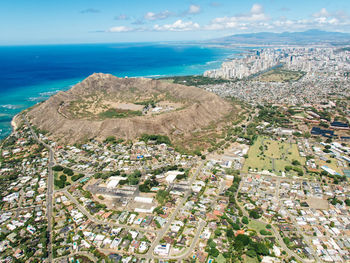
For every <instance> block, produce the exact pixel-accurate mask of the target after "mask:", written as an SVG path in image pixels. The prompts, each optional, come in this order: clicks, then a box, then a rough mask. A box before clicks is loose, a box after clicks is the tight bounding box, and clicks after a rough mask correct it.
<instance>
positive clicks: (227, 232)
mask: <svg viewBox="0 0 350 263" xmlns="http://www.w3.org/2000/svg"><path fill="white" fill-rule="evenodd" d="M226 236H227V237H228V238H233V237H234V233H233V230H232V229H228V230H227V231H226Z"/></svg>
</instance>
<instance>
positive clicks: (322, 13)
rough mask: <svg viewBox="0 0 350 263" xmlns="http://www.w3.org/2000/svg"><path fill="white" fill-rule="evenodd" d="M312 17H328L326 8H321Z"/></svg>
mask: <svg viewBox="0 0 350 263" xmlns="http://www.w3.org/2000/svg"><path fill="white" fill-rule="evenodd" d="M313 16H314V17H330V16H331V15H330V13H328V11H327V9H326V8H322V9H321V10H320V11H319V12H317V13H314V14H313Z"/></svg>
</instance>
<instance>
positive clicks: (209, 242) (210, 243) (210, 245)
mask: <svg viewBox="0 0 350 263" xmlns="http://www.w3.org/2000/svg"><path fill="white" fill-rule="evenodd" d="M208 245H209V247H210V248H216V243H215V242H214V241H213V240H212V239H211V240H208Z"/></svg>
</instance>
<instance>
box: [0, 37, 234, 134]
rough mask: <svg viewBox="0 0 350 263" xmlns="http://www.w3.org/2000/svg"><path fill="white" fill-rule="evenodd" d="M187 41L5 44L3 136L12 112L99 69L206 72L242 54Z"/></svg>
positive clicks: (1, 56)
mask: <svg viewBox="0 0 350 263" xmlns="http://www.w3.org/2000/svg"><path fill="white" fill-rule="evenodd" d="M239 52H240V51H239V49H236V50H232V49H227V48H219V47H208V46H203V45H186V44H169V43H163V44H160V43H159V44H155V43H152V44H150V43H132V44H130V43H128V44H81V45H41V46H2V47H0V95H1V96H0V139H2V138H4V137H6V136H8V135H9V134H10V133H11V130H12V129H11V120H12V117H13V116H14V115H15V114H17V113H18V112H20V111H22V110H24V109H26V108H28V107H30V106H33V105H34V104H36V103H38V102H40V101H43V100H46V99H47V98H49V97H50V96H51V95H53V94H55V93H56V92H58V91H60V90H67V89H69V88H70V87H71V86H73V85H74V84H76V83H77V82H79V81H81V80H83V79H85V78H86V77H88V76H89V75H91V74H92V73H95V72H102V73H111V74H113V75H116V76H118V77H125V76H129V77H138V76H143V77H161V76H174V75H194V74H202V73H203V72H204V71H205V70H208V69H214V68H218V67H220V64H221V63H222V62H223V61H224V60H225V59H226V58H228V57H231V56H234V55H235V54H238V53H239Z"/></svg>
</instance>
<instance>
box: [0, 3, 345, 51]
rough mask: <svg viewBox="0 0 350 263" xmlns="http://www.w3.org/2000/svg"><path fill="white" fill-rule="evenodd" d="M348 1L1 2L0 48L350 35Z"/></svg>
mask: <svg viewBox="0 0 350 263" xmlns="http://www.w3.org/2000/svg"><path fill="white" fill-rule="evenodd" d="M349 9H350V4H349V3H348V2H347V1H342V0H341V1H336V2H329V1H307V2H305V1H294V2H293V4H287V3H285V2H277V1H272V0H265V1H245V2H243V3H242V2H238V1H231V2H229V1H187V0H182V1H177V2H176V3H175V2H174V3H169V2H163V1H152V3H144V2H142V1H135V0H134V1H128V2H120V1H110V0H107V1H102V2H97V1H92V0H89V1H74V2H72V1H60V2H55V3H49V2H46V1H41V0H39V1H35V3H34V2H28V1H22V0H18V1H5V2H4V3H2V9H1V11H0V14H1V18H0V24H1V25H2V27H1V29H0V32H1V33H2V34H1V35H2V37H1V38H0V45H26V44H54V43H57V44H65V43H106V42H149V41H174V40H178V41H186V40H187V41H188V40H206V39H212V38H217V37H222V36H227V35H232V34H239V33H255V32H265V31H266V32H284V31H304V30H308V29H320V30H326V31H339V32H350V16H349V12H348V10H349Z"/></svg>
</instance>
